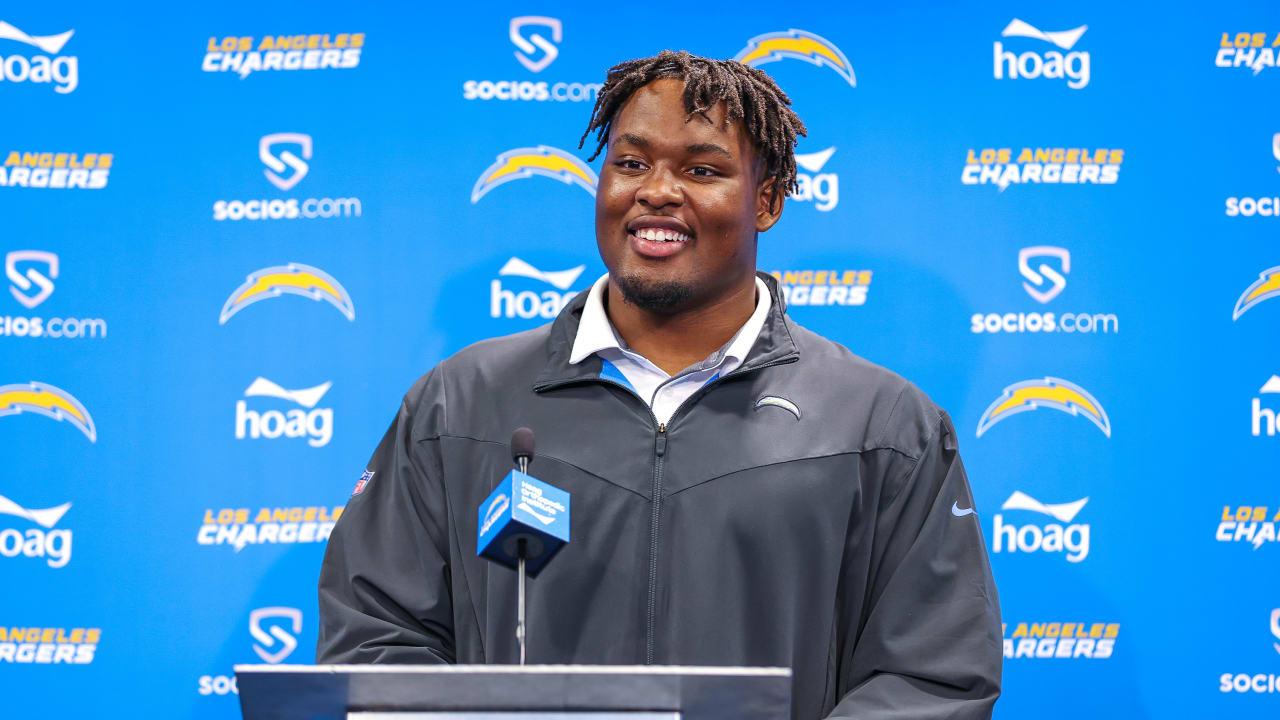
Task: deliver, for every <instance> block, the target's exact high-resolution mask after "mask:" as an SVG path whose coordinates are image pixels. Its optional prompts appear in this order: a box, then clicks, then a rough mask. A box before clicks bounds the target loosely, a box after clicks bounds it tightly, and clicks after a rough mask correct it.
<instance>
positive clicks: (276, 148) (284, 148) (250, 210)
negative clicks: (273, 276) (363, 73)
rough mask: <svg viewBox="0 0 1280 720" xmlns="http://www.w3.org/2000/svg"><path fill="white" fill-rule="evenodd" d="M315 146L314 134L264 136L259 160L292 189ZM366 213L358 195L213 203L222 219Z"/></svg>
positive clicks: (274, 180)
mask: <svg viewBox="0 0 1280 720" xmlns="http://www.w3.org/2000/svg"><path fill="white" fill-rule="evenodd" d="M313 146H314V144H313V142H312V139H311V136H310V135H306V134H304V133H292V132H288V133H272V134H270V135H263V136H262V137H261V138H260V139H259V140H258V159H259V160H261V161H262V164H263V165H266V167H265V168H263V170H262V174H263V176H264V177H266V179H267V181H268V182H270V183H271V184H272V185H274V186H276V188H277V189H279V190H280V191H282V192H288V191H289V190H291V189H292V188H293V187H294V186H295V185H297V184H298V183H300V182H302V179H303V178H305V177H306V176H307V173H308V172H309V171H310V170H311V166H310V164H308V163H307V161H308V160H310V159H311V155H312V149H313ZM294 150H296V151H297V152H294ZM363 212H364V205H363V204H362V203H361V202H360V198H358V197H338V198H334V197H322V198H316V197H311V198H299V197H286V198H269V199H268V198H252V199H249V200H217V201H214V203H213V219H214V220H218V221H224V220H232V221H236V220H298V219H300V218H301V219H308V220H314V219H317V218H320V219H324V218H337V217H360V215H361V214H363Z"/></svg>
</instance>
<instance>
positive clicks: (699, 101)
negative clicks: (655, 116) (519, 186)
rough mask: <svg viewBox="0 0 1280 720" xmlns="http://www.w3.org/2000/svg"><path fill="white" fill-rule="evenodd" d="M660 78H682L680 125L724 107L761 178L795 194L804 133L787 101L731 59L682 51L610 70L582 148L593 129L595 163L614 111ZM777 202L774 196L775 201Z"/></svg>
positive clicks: (753, 71) (758, 74) (760, 76)
mask: <svg viewBox="0 0 1280 720" xmlns="http://www.w3.org/2000/svg"><path fill="white" fill-rule="evenodd" d="M662 78H678V79H680V80H683V81H684V83H685V86H684V109H685V110H686V111H687V112H688V113H689V116H688V117H687V118H685V122H689V121H690V120H692V119H693V117H694V116H695V115H698V114H705V113H706V112H707V110H709V109H711V108H712V107H714V106H715V105H716V104H717V103H720V102H723V103H724V104H725V116H724V121H725V124H726V125H727V124H729V123H732V122H734V121H738V120H741V121H742V124H743V126H744V127H745V128H746V131H747V135H748V137H750V138H751V142H752V143H753V144H754V145H755V147H756V150H757V152H758V153H759V156H760V161H761V162H762V163H763V165H764V176H765V177H766V178H773V179H774V187H775V188H777V189H779V190H780V191H781V193H782V195H784V196H787V195H791V194H792V193H793V192H795V191H796V190H797V185H796V157H795V146H796V139H797V137H798V136H803V135H806V134H807V133H806V131H805V127H804V123H803V122H801V121H800V116H798V115H796V114H795V111H793V110H792V109H791V98H789V97H787V94H786V93H784V92H782V89H781V88H779V87H778V85H777V83H775V82H774V81H773V78H771V77H769V76H768V75H766V74H765V73H764V71H762V70H758V69H756V68H753V67H749V66H747V65H744V64H742V63H740V62H738V61H736V60H712V59H710V58H705V57H699V56H697V55H690V54H689V53H687V52H685V51H684V50H681V51H680V52H672V51H670V50H663V51H662V52H660V53H658V54H657V55H654V56H653V57H648V58H641V59H638V60H628V61H627V62H624V63H619V64H618V65H614V66H613V67H611V68H609V75H608V77H607V78H606V79H605V82H604V86H603V87H601V88H600V92H599V94H598V95H597V96H596V106H595V108H594V109H592V111H591V123H590V124H589V125H588V126H587V130H586V132H584V133H582V139H581V140H579V141H578V147H579V148H581V147H582V146H583V144H584V143H585V142H586V141H587V136H588V135H590V134H591V131H592V130H595V131H596V151H595V152H594V153H592V155H591V157H590V158H588V162H590V161H591V160H595V159H596V157H597V156H599V155H600V153H601V152H602V151H603V150H604V149H605V147H606V146H607V145H608V142H609V128H610V126H611V125H612V124H613V120H614V118H615V117H617V114H618V111H619V110H620V109H621V108H622V106H623V105H625V104H626V102H627V100H629V99H630V98H631V95H632V94H633V93H634V92H635V91H636V90H638V89H640V88H641V87H644V86H645V85H648V84H649V83H651V82H653V81H654V80H659V79H662ZM777 198H778V195H777V193H776V192H775V194H774V201H775V202H776V201H777Z"/></svg>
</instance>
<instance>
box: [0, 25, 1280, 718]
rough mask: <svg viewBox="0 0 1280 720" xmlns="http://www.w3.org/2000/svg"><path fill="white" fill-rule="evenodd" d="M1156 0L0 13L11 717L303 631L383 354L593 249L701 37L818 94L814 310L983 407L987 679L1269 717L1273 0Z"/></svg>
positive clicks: (287, 656) (387, 398) (788, 258)
mask: <svg viewBox="0 0 1280 720" xmlns="http://www.w3.org/2000/svg"><path fill="white" fill-rule="evenodd" d="M1139 5H1140V4H1124V3H1115V2H1108V3H1103V2H1096V1H1093V0H1090V1H1089V2H1080V3H1070V4H1066V5H1062V6H1060V7H1055V8H1048V7H1042V6H1039V4H1036V3H1031V4H1028V3H1008V2H987V3H982V4H966V5H963V6H961V5H957V4H952V3H946V4H942V3H939V4H921V3H906V4H897V5H895V4H890V3H880V4H862V5H861V6H859V7H853V8H851V9H849V10H847V11H845V12H843V13H841V14H833V13H832V12H830V11H823V10H820V9H818V8H817V7H816V6H810V5H804V4H800V5H787V6H783V7H780V6H778V5H777V4H766V3H759V4H756V5H740V6H720V5H716V6H705V7H703V6H698V7H691V6H682V7H681V8H680V10H679V11H678V12H670V11H664V12H655V13H651V12H650V11H648V10H646V11H644V12H638V11H636V10H635V9H628V8H623V7H611V6H596V5H593V6H585V5H582V6H579V5H572V6H556V5H554V4H550V3H540V4H526V3H517V4H497V3H493V4H472V5H471V6H469V7H467V8H466V9H459V8H453V9H449V8H440V7H429V6H428V5H426V4H422V5H416V6H410V5H408V4H402V5H401V6H398V7H386V8H378V7H375V6H373V5H372V4H365V5H363V6H360V7H357V6H354V5H346V4H343V5H337V4H332V5H330V4H318V3H307V4H302V3H289V4H283V5H281V4H271V3H222V4H195V5H183V6H181V7H179V6H172V5H171V4H163V5H161V4H156V5H154V6H151V7H141V6H139V7H135V8H133V9H131V10H122V9H120V8H118V7H114V6H111V7H109V6H106V5H93V6H90V5H88V4H81V5H80V6H79V7H77V6H75V5H58V6H56V7H41V6H39V5H36V4H26V5H20V6H12V7H9V8H7V9H4V10H2V11H0V21H2V22H0V101H2V102H0V112H2V113H3V118H4V119H3V125H2V126H0V127H3V130H4V132H3V133H2V134H0V159H2V160H3V166H0V173H2V174H0V208H3V218H4V220H3V229H4V232H3V233H2V237H3V240H2V241H0V253H3V254H4V257H5V278H4V279H3V281H0V282H3V283H4V285H5V286H6V291H5V292H4V293H3V294H0V447H2V448H3V455H4V463H3V469H0V567H2V568H3V577H4V578H5V582H4V585H3V588H4V589H3V591H2V592H0V633H2V635H0V687H3V692H0V696H2V697H3V700H2V701H0V702H3V708H4V709H3V711H0V715H4V716H5V717H76V716H83V715H86V714H93V715H94V716H99V717H115V716H119V717H124V716H125V715H126V713H133V712H137V713H140V714H141V715H142V716H160V715H163V716H165V717H181V716H190V717H199V718H228V717H236V716H237V713H238V703H237V700H236V696H235V691H234V686H233V684H232V682H231V676H232V665H233V664H235V663H245V662H287V663H305V662H311V661H312V659H313V652H314V645H315V639H316V626H317V617H316V599H315V581H316V577H317V573H318V568H319V563H320V558H321V556H322V553H323V551H324V541H325V538H326V536H327V534H328V531H329V529H330V528H331V527H332V522H333V520H334V518H335V517H337V516H338V515H339V514H340V513H341V510H342V506H343V504H344V502H345V500H346V498H347V497H348V495H349V494H350V492H351V490H352V486H353V485H354V484H355V483H356V482H357V481H358V480H359V478H360V474H361V472H362V471H363V469H364V461H365V459H366V458H367V457H368V456H369V454H370V453H371V452H372V450H373V448H374V446H375V444H376V442H377V440H378V438H379V437H380V436H381V435H382V433H383V432H384V430H385V429H386V427H387V424H388V423H389V422H390V420H391V419H392V417H393V414H394V412H395V410H396V408H397V407H398V403H399V399H400V397H401V395H402V394H403V393H404V391H405V390H406V389H407V388H408V386H409V385H410V384H411V383H412V382H413V380H414V379H415V378H417V377H418V376H419V375H420V374H421V373H423V372H425V371H426V370H428V369H429V368H431V367H432V366H433V365H434V364H435V363H436V362H438V361H439V360H440V359H441V358H443V357H445V356H447V355H448V354H450V353H452V352H454V351H456V350H458V349H459V348H461V347H463V346H465V345H467V344H469V343H471V342H474V341H476V340H479V339H481V338H485V337H489V336H493V335H499V334H504V333H509V332H513V331H518V330H522V329H526V328H529V327H533V326H535V325H537V324H540V323H543V322H546V321H547V318H549V317H550V316H552V315H553V314H554V312H555V311H556V310H558V309H559V307H560V306H561V305H562V304H563V302H564V300H565V298H566V297H567V296H571V295H572V294H573V293H574V292H576V291H578V290H581V289H583V288H585V287H587V286H588V285H589V284H590V282H591V281H592V280H593V279H595V278H596V277H598V276H599V274H600V273H602V272H603V267H602V266H601V263H600V261H599V258H598V256H597V254H596V250H595V241H594V237H593V225H592V208H593V205H592V203H593V199H592V196H593V192H594V179H595V174H594V173H595V170H594V168H595V167H598V161H597V163H596V164H593V165H589V164H587V163H586V162H585V158H586V157H587V156H588V155H589V152H586V151H582V150H579V149H578V148H577V142H578V138H579V136H580V134H581V132H582V130H583V129H584V128H585V125H586V123H587V120H588V116H589V114H590V110H591V104H592V101H593V100H594V97H595V92H596V90H597V89H598V87H599V84H600V83H601V82H602V81H603V79H604V75H605V71H606V70H607V68H608V67H609V66H611V65H612V64H614V63H616V62H618V61H621V60H625V59H629V58H632V57H638V56H645V55H651V54H653V53H655V52H657V51H658V50H661V49H663V48H675V49H687V50H689V51H691V52H694V53H698V54H705V55H710V56H714V57H737V58H739V59H742V60H743V61H745V62H749V63H752V64H756V65H758V66H759V67H761V68H762V69H764V70H766V71H767V72H769V73H770V74H771V75H773V77H774V78H776V79H777V81H778V82H779V83H780V85H781V86H782V87H783V88H784V89H785V90H786V91H787V92H788V93H789V94H790V95H791V97H792V99H793V100H794V103H795V108H796V110H797V111H798V113H799V114H800V116H801V117H802V118H803V119H804V121H805V122H806V124H807V125H808V127H809V136H808V137H807V138H805V139H803V140H802V142H801V143H800V146H799V148H798V153H799V156H798V160H799V164H800V166H801V173H802V174H801V183H802V192H801V195H800V196H799V197H797V198H794V199H792V200H790V201H788V202H787V204H786V209H785V212H784V214H783V218H782V220H781V222H780V223H779V224H778V225H777V226H776V227H775V228H774V229H773V230H772V231H770V232H769V233H767V234H765V235H763V236H761V239H760V263H761V268H762V269H763V270H766V271H772V272H776V273H778V275H779V276H780V277H781V278H782V279H783V280H784V282H785V284H786V287H787V288H788V289H787V292H788V293H789V294H790V297H791V301H792V302H791V310H790V312H791V314H792V316H793V317H794V318H795V319H796V320H797V321H798V322H800V323H802V324H804V325H806V326H808V327H810V328H812V329H814V330H816V331H818V332H820V333H822V334H824V335H827V336H828V337H831V338H834V339H836V340H838V341H840V342H842V343H844V344H845V345H847V346H849V347H850V348H851V349H852V350H853V351H854V352H856V353H858V354H860V355H863V356H864V357H867V358H868V359H870V360H872V361H874V362H877V363H880V364H883V365H886V366H888V367H890V368H892V369H894V370H896V371H898V372H900V373H901V374H903V375H905V376H906V377H907V378H909V379H911V380H913V381H915V382H916V383H917V384H919V385H920V386H921V387H922V388H923V389H924V390H925V391H926V392H928V393H929V394H930V395H931V396H932V397H933V398H934V399H935V400H936V401H937V402H938V403H939V404H941V405H942V406H943V407H945V408H946V409H947V410H948V411H949V412H950V413H951V415H952V417H953V418H954V420H955V423H956V426H957V428H958V429H959V431H960V432H961V435H962V444H961V451H962V455H963V457H964V460H965V463H966V466H967V468H968V470H969V474H970V479H971V482H972V485H973V490H974V493H975V495H976V498H977V504H978V511H979V514H980V517H981V518H982V523H983V527H984V531H985V532H986V534H987V542H988V547H989V548H990V550H991V553H992V554H991V562H992V565H993V568H994V571H995V575H996V581H997V584H998V586H999V590H1000V594H1001V601H1002V602H1001V604H1002V609H1003V615H1004V621H1005V623H1006V627H1005V655H1006V661H1005V694H1004V698H1003V699H1002V700H1001V701H1000V703H999V704H998V706H997V710H996V717H998V718H1026V717H1038V718H1074V717H1080V716H1084V717H1107V718H1126V719H1127V718H1172V717H1193V716H1208V715H1210V714H1212V715H1227V714H1233V715H1235V716H1238V717H1274V716H1275V715H1276V714H1277V710H1278V709H1280V694H1278V693H1280V579H1278V578H1277V568H1278V567H1280V563H1278V560H1280V544H1278V543H1277V542H1276V528H1277V525H1280V522H1278V521H1280V490H1278V489H1277V484H1276V473H1275V468H1276V462H1277V459H1278V458H1280V436H1278V433H1280V431H1278V430H1277V428H1276V414H1277V413H1280V377H1277V374H1280V360H1277V355H1278V353H1277V350H1280V340H1277V337H1278V335H1277V329H1278V328H1280V300H1276V301H1274V302H1272V300H1273V299H1275V298H1277V297H1280V247H1278V246H1277V231H1278V230H1280V219H1278V218H1280V174H1278V172H1277V171H1278V170H1280V112H1278V110H1280V105H1278V104H1277V100H1276V98H1277V90H1278V89H1280V69H1276V67H1275V63H1276V55H1277V53H1280V10H1278V9H1277V7H1276V6H1275V5H1274V4H1273V3H1267V2H1261V1H1258V2H1230V3H1212V4H1204V3H1190V2H1181V3H1172V4H1161V5H1159V6H1139ZM548 273H554V274H548Z"/></svg>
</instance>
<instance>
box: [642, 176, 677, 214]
mask: <svg viewBox="0 0 1280 720" xmlns="http://www.w3.org/2000/svg"><path fill="white" fill-rule="evenodd" d="M636 200H637V201H639V202H640V203H642V204H644V205H646V206H648V207H651V208H661V207H666V206H667V205H680V204H681V203H683V202H684V188H683V187H682V186H681V185H680V179H679V178H678V177H676V176H675V174H674V173H672V172H671V171H669V170H664V169H661V168H654V169H653V170H652V171H651V172H649V173H648V174H647V175H646V176H645V178H644V181H643V182H642V183H641V184H640V189H639V190H637V191H636Z"/></svg>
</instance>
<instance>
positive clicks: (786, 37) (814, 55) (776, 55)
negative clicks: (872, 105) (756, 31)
mask: <svg viewBox="0 0 1280 720" xmlns="http://www.w3.org/2000/svg"><path fill="white" fill-rule="evenodd" d="M733 59H734V60H737V61H738V62H740V63H742V64H743V65H750V66H751V67H755V66H757V65H763V64H765V63H769V62H776V61H778V60H788V59H790V60H803V61H805V62H807V63H810V64H811V65H817V66H819V67H823V66H826V67H829V68H831V69H832V70H834V71H835V72H836V74H837V75H839V76H840V77H842V78H844V79H845V82H847V83H849V85H851V86H853V87H857V85H858V84H857V82H856V79H855V78H854V75H853V66H852V65H850V64H849V58H847V57H845V56H844V53H842V52H840V48H838V47H836V46H835V44H834V43H832V42H831V41H830V40H827V39H826V38H824V37H822V36H820V35H815V34H813V33H811V32H805V31H804V30H796V29H794V28H793V29H791V30H788V31H786V32H773V33H765V34H764V35H757V36H755V37H753V38H751V39H750V40H748V41H747V46H746V47H745V48H743V49H742V50H740V51H738V54H737V55H734V56H733Z"/></svg>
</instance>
